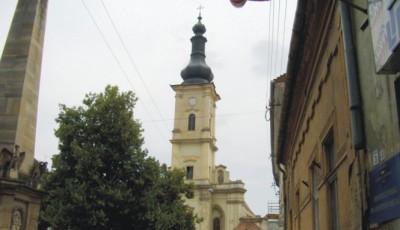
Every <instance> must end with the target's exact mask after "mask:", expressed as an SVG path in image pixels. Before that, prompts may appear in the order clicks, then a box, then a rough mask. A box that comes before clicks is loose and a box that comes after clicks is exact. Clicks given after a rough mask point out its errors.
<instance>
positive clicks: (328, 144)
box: [323, 130, 340, 230]
mask: <svg viewBox="0 0 400 230" xmlns="http://www.w3.org/2000/svg"><path fill="white" fill-rule="evenodd" d="M323 149H324V154H325V157H326V166H327V175H328V185H327V186H328V209H329V211H328V215H329V225H330V228H329V229H330V230H339V229H340V228H339V205H338V189H337V177H336V171H335V166H336V150H335V139H334V136H333V131H332V130H331V131H329V133H328V135H327V137H326V138H325V140H324V143H323Z"/></svg>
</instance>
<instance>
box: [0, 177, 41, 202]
mask: <svg viewBox="0 0 400 230" xmlns="http://www.w3.org/2000/svg"><path fill="white" fill-rule="evenodd" d="M16 194H21V195H26V196H28V197H32V198H35V199H38V200H40V199H41V197H42V196H43V195H45V194H46V193H45V192H44V191H41V190H37V189H34V188H32V187H30V186H28V185H26V184H25V183H24V182H23V181H20V180H13V179H5V178H0V195H11V196H15V195H16ZM38 202H39V203H40V201H38Z"/></svg>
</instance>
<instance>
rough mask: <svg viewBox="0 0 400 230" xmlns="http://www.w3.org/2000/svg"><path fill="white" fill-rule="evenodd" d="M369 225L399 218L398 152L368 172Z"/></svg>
mask: <svg viewBox="0 0 400 230" xmlns="http://www.w3.org/2000/svg"><path fill="white" fill-rule="evenodd" d="M369 207H370V212H369V221H370V225H377V224H380V223H383V222H386V221H389V220H393V219H396V218H400V153H398V154H396V155H395V156H393V157H391V158H389V159H388V160H386V161H384V162H382V163H381V164H379V165H378V166H376V167H375V168H374V169H373V170H372V171H371V172H370V201H369Z"/></svg>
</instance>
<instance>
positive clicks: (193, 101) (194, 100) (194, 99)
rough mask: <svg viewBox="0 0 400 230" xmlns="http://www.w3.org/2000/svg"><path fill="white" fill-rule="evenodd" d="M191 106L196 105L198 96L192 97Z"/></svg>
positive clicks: (190, 99) (189, 101)
mask: <svg viewBox="0 0 400 230" xmlns="http://www.w3.org/2000/svg"><path fill="white" fill-rule="evenodd" d="M188 103H189V106H195V105H196V98H195V97H190V98H189V100H188Z"/></svg>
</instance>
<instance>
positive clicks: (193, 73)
mask: <svg viewBox="0 0 400 230" xmlns="http://www.w3.org/2000/svg"><path fill="white" fill-rule="evenodd" d="M205 30H206V29H205V26H204V25H203V24H202V23H201V17H199V21H198V23H197V24H196V25H195V26H194V27H193V32H194V33H195V35H194V36H193V37H192V39H191V41H192V54H191V60H190V62H189V64H188V66H187V67H186V68H185V69H184V70H182V72H181V76H182V78H183V82H182V83H181V84H178V85H172V86H171V87H172V89H173V90H174V91H175V122H174V128H173V131H172V139H171V143H172V159H171V166H172V167H173V168H179V169H183V170H185V171H186V181H187V182H188V183H193V184H194V185H195V189H194V196H193V198H191V199H187V201H186V202H187V204H188V205H189V206H190V207H193V209H194V212H195V213H196V214H197V215H198V216H199V217H200V218H201V219H202V221H201V222H200V223H199V224H198V225H197V226H196V229H198V230H210V229H213V230H223V229H226V230H231V229H236V228H237V227H238V226H239V225H240V219H241V218H244V217H245V218H254V217H255V215H254V214H253V212H252V211H251V210H250V208H249V207H248V206H247V204H246V202H245V200H244V194H245V192H246V189H245V187H244V183H243V182H242V181H240V180H237V181H232V180H231V179H230V177H229V172H228V171H227V170H226V167H225V166H223V165H216V162H215V154H216V152H217V150H218V148H217V145H216V141H217V140H216V136H215V112H216V103H217V101H218V100H220V96H219V95H218V93H217V91H216V88H215V85H214V83H213V82H212V80H213V74H212V71H211V69H210V68H209V67H208V66H207V64H206V63H205V43H206V41H207V39H206V38H205V37H204V36H203V34H204V33H205ZM258 224H259V225H260V223H258ZM259 229H261V228H259Z"/></svg>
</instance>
